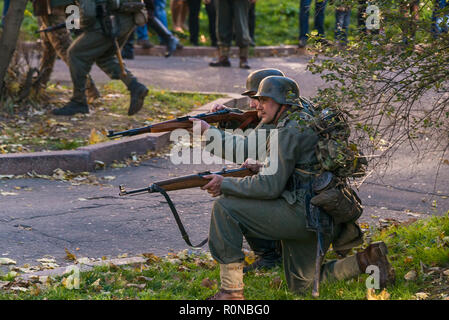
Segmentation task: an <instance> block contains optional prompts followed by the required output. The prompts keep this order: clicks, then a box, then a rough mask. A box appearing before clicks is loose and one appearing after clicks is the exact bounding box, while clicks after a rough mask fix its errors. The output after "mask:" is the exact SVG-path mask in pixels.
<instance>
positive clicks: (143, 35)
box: [136, 25, 153, 49]
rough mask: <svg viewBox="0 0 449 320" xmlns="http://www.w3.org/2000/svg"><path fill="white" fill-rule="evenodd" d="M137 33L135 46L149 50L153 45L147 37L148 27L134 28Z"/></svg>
mask: <svg viewBox="0 0 449 320" xmlns="http://www.w3.org/2000/svg"><path fill="white" fill-rule="evenodd" d="M136 33H137V44H138V45H139V46H142V48H143V49H150V48H152V47H153V45H152V44H151V42H150V38H149V37H148V27H147V25H144V26H138V27H137V28H136Z"/></svg>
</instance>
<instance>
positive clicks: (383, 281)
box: [356, 241, 395, 289]
mask: <svg viewBox="0 0 449 320" xmlns="http://www.w3.org/2000/svg"><path fill="white" fill-rule="evenodd" d="M387 253H388V249H387V246H386V245H385V243H384V242H382V241H379V242H373V243H371V244H370V245H369V246H368V247H367V248H366V249H365V250H363V251H361V252H358V253H357V254H356V258H357V263H358V265H359V269H360V271H361V272H363V273H364V272H366V268H368V266H370V265H375V266H377V267H378V268H379V273H380V274H379V277H380V279H379V286H380V288H381V289H382V288H385V287H386V286H387V284H389V283H392V284H393V283H394V281H395V274H394V269H393V268H392V267H391V265H390V262H388V258H387Z"/></svg>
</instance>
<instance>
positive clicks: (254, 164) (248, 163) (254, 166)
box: [241, 158, 263, 173]
mask: <svg viewBox="0 0 449 320" xmlns="http://www.w3.org/2000/svg"><path fill="white" fill-rule="evenodd" d="M241 167H242V168H248V169H249V170H251V171H252V172H255V173H258V172H259V170H260V168H262V167H263V164H261V163H260V162H259V161H257V160H254V159H251V158H248V159H246V160H245V162H243V163H242V165H241Z"/></svg>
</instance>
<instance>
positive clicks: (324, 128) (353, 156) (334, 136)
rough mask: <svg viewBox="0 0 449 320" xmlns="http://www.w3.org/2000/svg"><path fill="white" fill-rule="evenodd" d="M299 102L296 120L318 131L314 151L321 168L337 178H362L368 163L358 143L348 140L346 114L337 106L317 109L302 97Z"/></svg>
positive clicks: (348, 129)
mask: <svg viewBox="0 0 449 320" xmlns="http://www.w3.org/2000/svg"><path fill="white" fill-rule="evenodd" d="M300 101H301V104H302V106H303V112H301V113H303V115H301V119H299V120H298V119H296V120H297V121H298V122H299V123H300V124H301V125H306V126H308V127H310V128H312V129H313V130H314V131H315V132H316V133H317V134H318V137H319V140H318V143H317V146H316V150H315V154H316V157H317V159H318V162H319V168H320V171H321V172H324V171H330V172H332V173H333V174H334V175H335V176H337V177H338V178H340V179H347V178H360V177H363V176H364V175H365V174H366V166H367V165H368V162H367V161H366V159H365V157H364V156H363V153H362V152H361V151H360V150H359V149H358V146H357V144H356V143H354V142H353V141H350V140H349V137H350V134H351V130H350V128H349V125H348V121H347V116H345V114H344V113H343V112H341V111H339V110H337V109H331V108H325V109H322V110H320V109H319V108H317V107H316V106H315V105H313V104H312V103H311V102H310V101H309V100H307V99H305V98H303V97H300Z"/></svg>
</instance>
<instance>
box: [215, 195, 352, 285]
mask: <svg viewBox="0 0 449 320" xmlns="http://www.w3.org/2000/svg"><path fill="white" fill-rule="evenodd" d="M243 236H249V237H255V238H261V239H267V240H281V242H282V258H283V264H284V272H285V278H286V281H287V285H288V287H289V289H290V290H291V291H292V292H296V293H302V292H303V291H304V290H305V289H307V288H309V287H311V285H312V284H313V279H314V274H315V258H316V250H317V237H316V233H315V232H313V231H309V230H307V228H306V218H305V206H304V203H303V202H302V203H301V201H298V202H296V203H295V204H293V205H292V204H289V203H288V202H287V201H286V200H284V199H283V198H278V199H274V200H258V199H244V198H237V197H231V196H222V197H220V198H219V199H218V200H216V201H215V202H214V205H213V208H212V217H211V224H210V229H209V249H210V252H211V254H212V256H213V258H214V259H215V260H217V261H218V262H219V263H220V264H229V263H235V262H243V260H244V254H243V252H242V244H243ZM324 242H325V244H324V245H325V248H326V249H327V248H328V247H329V245H330V242H331V238H330V237H325V241H324ZM358 274H360V270H359V267H358V263H357V260H356V258H355V256H350V257H347V258H344V259H340V260H333V261H330V262H326V263H324V264H323V265H322V267H321V280H322V281H324V280H332V279H336V280H341V279H347V278H351V277H354V276H357V275H358Z"/></svg>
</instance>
